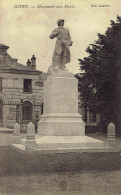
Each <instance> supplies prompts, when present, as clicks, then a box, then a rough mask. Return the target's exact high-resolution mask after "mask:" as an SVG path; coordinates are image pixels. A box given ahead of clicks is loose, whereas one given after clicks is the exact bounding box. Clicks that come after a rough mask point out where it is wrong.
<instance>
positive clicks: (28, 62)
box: [26, 59, 31, 67]
mask: <svg viewBox="0 0 121 195" xmlns="http://www.w3.org/2000/svg"><path fill="white" fill-rule="evenodd" d="M26 64H27V66H28V67H31V61H30V59H28V61H27V63H26Z"/></svg>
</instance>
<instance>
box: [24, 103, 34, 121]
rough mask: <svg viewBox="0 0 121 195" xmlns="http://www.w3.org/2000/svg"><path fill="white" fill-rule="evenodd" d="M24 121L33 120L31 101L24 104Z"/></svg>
mask: <svg viewBox="0 0 121 195" xmlns="http://www.w3.org/2000/svg"><path fill="white" fill-rule="evenodd" d="M23 120H32V104H31V102H29V101H25V102H24V103H23Z"/></svg>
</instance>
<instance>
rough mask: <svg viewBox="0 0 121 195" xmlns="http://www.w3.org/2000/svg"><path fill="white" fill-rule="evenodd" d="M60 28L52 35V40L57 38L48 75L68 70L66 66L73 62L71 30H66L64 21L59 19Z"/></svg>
mask: <svg viewBox="0 0 121 195" xmlns="http://www.w3.org/2000/svg"><path fill="white" fill-rule="evenodd" d="M57 24H58V28H56V29H54V30H53V32H52V33H51V34H50V39H54V38H55V37H56V38H57V41H56V45H55V49H54V53H53V57H52V65H51V66H50V67H49V69H48V73H52V72H58V71H62V70H66V66H65V64H67V63H69V62H70V60H71V55H70V46H72V43H73V42H72V40H71V36H70V33H69V30H68V29H66V28H64V20H63V19H59V20H58V21H57Z"/></svg>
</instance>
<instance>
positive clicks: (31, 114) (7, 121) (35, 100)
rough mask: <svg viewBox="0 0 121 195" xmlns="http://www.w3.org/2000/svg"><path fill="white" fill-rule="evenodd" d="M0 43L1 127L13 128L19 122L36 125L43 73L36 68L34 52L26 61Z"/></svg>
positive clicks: (39, 111) (39, 107)
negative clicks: (12, 53)
mask: <svg viewBox="0 0 121 195" xmlns="http://www.w3.org/2000/svg"><path fill="white" fill-rule="evenodd" d="M8 49H9V47H8V46H6V45H3V44H0V127H8V128H13V126H14V124H15V123H16V122H18V123H19V124H21V127H22V128H23V129H24V128H26V125H27V124H28V122H30V121H33V122H34V123H35V125H36V123H37V121H38V120H39V117H40V115H41V114H42V112H43V82H44V80H45V79H46V73H43V72H41V71H38V70H36V58H35V56H34V55H33V56H32V58H31V60H28V62H27V65H26V66H25V65H22V64H20V63H18V62H17V59H14V58H12V57H11V56H10V55H9V54H8V52H7V50H8Z"/></svg>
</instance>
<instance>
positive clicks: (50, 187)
mask: <svg viewBox="0 0 121 195" xmlns="http://www.w3.org/2000/svg"><path fill="white" fill-rule="evenodd" d="M0 194H1V195H121V171H113V172H105V171H104V172H100V171H93V172H92V171H90V172H80V173H68V172H65V173H54V174H52V173H51V174H49V173H41V174H30V175H19V176H6V177H2V178H0Z"/></svg>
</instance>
